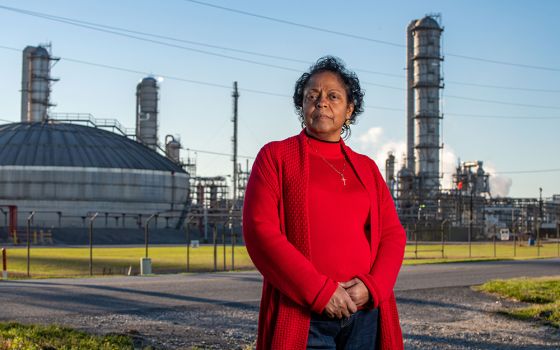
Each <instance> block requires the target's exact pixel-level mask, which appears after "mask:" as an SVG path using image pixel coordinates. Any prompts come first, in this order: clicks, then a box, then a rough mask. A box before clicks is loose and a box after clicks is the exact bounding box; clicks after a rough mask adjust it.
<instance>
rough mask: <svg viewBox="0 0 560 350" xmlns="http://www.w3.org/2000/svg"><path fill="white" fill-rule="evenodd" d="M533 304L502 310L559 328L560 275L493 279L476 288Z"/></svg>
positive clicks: (520, 317) (521, 317)
mask: <svg viewBox="0 0 560 350" xmlns="http://www.w3.org/2000/svg"><path fill="white" fill-rule="evenodd" d="M476 289H477V290H480V291H484V292H487V293H493V294H497V295H499V296H502V297H505V298H510V299H513V300H517V301H521V302H525V303H531V304H533V305H530V306H527V307H521V308H515V309H506V310H502V312H504V313H506V314H508V315H511V316H513V317H515V318H519V319H524V320H540V321H543V322H545V323H548V324H550V325H552V326H554V327H556V328H560V276H555V277H541V278H516V279H511V280H493V281H489V282H487V283H485V284H483V285H482V286H480V287H477V288H476Z"/></svg>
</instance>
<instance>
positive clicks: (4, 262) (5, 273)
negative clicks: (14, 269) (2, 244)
mask: <svg viewBox="0 0 560 350" xmlns="http://www.w3.org/2000/svg"><path fill="white" fill-rule="evenodd" d="M2 279H4V280H7V279H8V262H7V253H6V248H2Z"/></svg>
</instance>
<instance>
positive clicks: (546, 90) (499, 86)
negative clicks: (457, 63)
mask: <svg viewBox="0 0 560 350" xmlns="http://www.w3.org/2000/svg"><path fill="white" fill-rule="evenodd" d="M445 84H446V85H447V84H451V85H465V86H476V87H483V88H489V89H502V90H520V91H532V92H550V93H560V90H554V89H536V88H528V87H516V86H504V85H490V84H478V83H467V82H463V81H453V80H446V81H445Z"/></svg>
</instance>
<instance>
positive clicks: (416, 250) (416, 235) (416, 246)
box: [414, 223, 418, 259]
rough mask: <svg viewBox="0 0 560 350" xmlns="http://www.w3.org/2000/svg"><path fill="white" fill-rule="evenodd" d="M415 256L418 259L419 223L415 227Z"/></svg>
mask: <svg viewBox="0 0 560 350" xmlns="http://www.w3.org/2000/svg"><path fill="white" fill-rule="evenodd" d="M414 258H415V259H418V223H416V225H415V227H414Z"/></svg>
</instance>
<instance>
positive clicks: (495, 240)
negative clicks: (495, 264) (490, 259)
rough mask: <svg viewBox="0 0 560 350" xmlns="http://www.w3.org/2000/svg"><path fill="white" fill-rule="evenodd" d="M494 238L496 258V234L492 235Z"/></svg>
mask: <svg viewBox="0 0 560 350" xmlns="http://www.w3.org/2000/svg"><path fill="white" fill-rule="evenodd" d="M492 240H493V241H494V258H495V257H496V235H495V234H494V235H493V236H492Z"/></svg>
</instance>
